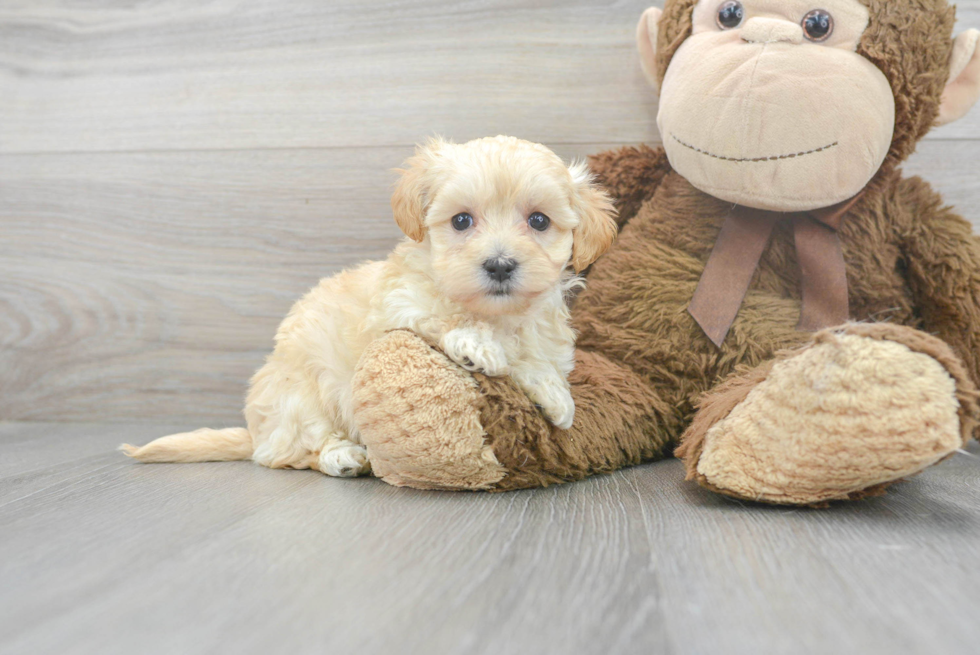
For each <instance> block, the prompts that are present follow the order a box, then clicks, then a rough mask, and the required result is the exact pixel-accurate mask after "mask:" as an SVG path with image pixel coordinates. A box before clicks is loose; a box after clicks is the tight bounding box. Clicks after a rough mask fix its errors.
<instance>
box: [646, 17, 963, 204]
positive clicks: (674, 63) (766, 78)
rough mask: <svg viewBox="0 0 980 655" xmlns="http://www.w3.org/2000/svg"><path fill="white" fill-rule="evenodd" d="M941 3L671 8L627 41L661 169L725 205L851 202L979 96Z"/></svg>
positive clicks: (651, 19)
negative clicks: (652, 89) (648, 91)
mask: <svg viewBox="0 0 980 655" xmlns="http://www.w3.org/2000/svg"><path fill="white" fill-rule="evenodd" d="M954 21H955V15H954V10H953V8H951V7H950V6H949V5H948V4H947V2H946V0H667V1H666V5H665V7H664V10H663V11H661V10H660V9H656V8H652V9H648V10H647V11H646V13H644V14H643V17H642V18H641V19H640V24H639V26H638V29H637V42H638V45H639V48H640V54H641V62H642V64H643V69H644V72H645V73H646V74H647V76H648V78H649V79H650V80H651V82H652V83H653V84H654V85H655V86H658V87H659V89H660V109H659V113H658V116H657V126H658V127H659V128H660V134H661V137H662V139H663V142H664V149H665V150H666V152H667V156H668V159H669V160H670V163H671V166H672V167H673V168H674V169H675V170H676V171H677V172H678V173H680V174H681V175H683V176H684V177H685V178H687V180H688V181H689V182H691V184H693V185H694V186H695V187H697V188H698V189H700V190H701V191H704V192H705V193H709V194H711V195H713V196H715V197H718V198H721V199H723V200H726V201H728V202H732V203H737V204H740V205H745V206H749V207H755V208H758V209H767V210H772V211H806V210H811V209H817V208H820V207H826V206H829V205H833V204H835V203H838V202H842V201H844V200H847V199H849V198H851V197H853V196H854V195H856V194H857V193H859V192H860V191H861V190H862V189H863V188H864V187H865V186H866V185H867V184H868V183H869V182H870V181H871V180H872V179H873V178H874V177H875V176H876V175H877V174H878V173H879V171H883V170H891V169H893V168H894V167H895V166H896V165H897V164H898V163H900V162H901V161H902V160H904V159H905V158H906V157H908V155H909V154H911V152H912V151H913V150H914V149H915V144H916V142H917V141H918V140H919V139H921V138H922V137H923V136H924V135H925V133H926V132H927V131H928V130H929V129H930V128H931V127H932V126H933V125H935V124H937V123H944V122H950V121H952V120H955V119H957V118H959V117H961V116H963V115H964V114H966V112H967V111H969V109H970V107H971V106H972V105H973V104H974V103H975V102H976V100H977V98H978V96H980V49H978V41H980V32H977V31H976V30H971V31H969V32H966V33H965V34H963V35H961V36H960V37H959V38H957V39H956V40H955V42H954V41H953V39H952V38H951V35H952V30H953V23H954Z"/></svg>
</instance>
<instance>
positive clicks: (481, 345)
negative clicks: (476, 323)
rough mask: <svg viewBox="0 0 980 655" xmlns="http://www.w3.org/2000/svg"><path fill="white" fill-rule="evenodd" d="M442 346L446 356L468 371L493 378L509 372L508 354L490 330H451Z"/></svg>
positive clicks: (443, 339)
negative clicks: (494, 338)
mask: <svg viewBox="0 0 980 655" xmlns="http://www.w3.org/2000/svg"><path fill="white" fill-rule="evenodd" d="M441 345H442V349H443V351H445V353H446V355H448V356H449V358H450V359H451V360H453V361H454V362H456V363H457V364H459V365H460V366H462V367H463V368H465V369H466V370H467V371H476V372H479V373H483V374H485V375H489V376H491V377H496V376H498V375H504V374H505V373H506V372H507V354H506V353H505V352H504V347H503V346H501V345H500V344H499V343H497V342H496V341H494V340H493V336H492V334H491V333H490V332H489V330H479V329H477V328H469V327H466V328H457V329H455V330H450V331H449V332H447V333H446V335H445V336H444V337H443V338H442V344H441Z"/></svg>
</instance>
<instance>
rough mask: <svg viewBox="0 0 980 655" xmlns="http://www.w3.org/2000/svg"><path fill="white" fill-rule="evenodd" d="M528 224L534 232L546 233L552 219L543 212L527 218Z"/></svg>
mask: <svg viewBox="0 0 980 655" xmlns="http://www.w3.org/2000/svg"><path fill="white" fill-rule="evenodd" d="M527 224H528V226H530V228H531V229H532V230H537V231H538V232H544V231H545V230H547V229H548V226H549V225H551V219H550V218H548V217H547V216H545V215H544V214H542V213H541V212H534V213H533V214H531V215H530V216H528V217H527Z"/></svg>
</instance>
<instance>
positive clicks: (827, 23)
mask: <svg viewBox="0 0 980 655" xmlns="http://www.w3.org/2000/svg"><path fill="white" fill-rule="evenodd" d="M803 32H804V34H806V38H808V39H810V40H811V41H815V42H817V43H819V42H820V41H826V40H827V39H829V38H830V35H831V34H833V33H834V17H833V16H831V15H830V14H829V13H827V12H826V11H824V10H823V9H814V10H813V11H811V12H810V13H809V14H807V15H806V16H804V17H803Z"/></svg>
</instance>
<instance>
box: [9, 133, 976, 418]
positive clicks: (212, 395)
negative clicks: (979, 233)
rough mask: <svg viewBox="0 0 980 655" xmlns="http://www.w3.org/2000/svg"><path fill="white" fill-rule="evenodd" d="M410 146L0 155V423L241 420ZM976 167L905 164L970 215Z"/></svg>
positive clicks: (355, 249) (381, 219)
mask: <svg viewBox="0 0 980 655" xmlns="http://www.w3.org/2000/svg"><path fill="white" fill-rule="evenodd" d="M607 145H609V144H605V145H603V144H595V145H582V146H574V147H572V146H562V147H558V150H559V152H560V153H561V154H562V155H563V156H565V157H571V156H576V155H584V154H585V153H588V152H595V151H599V150H601V149H603V148H604V147H606V146H607ZM409 152H410V150H409V149H407V148H390V149H386V148H372V149H350V150H290V151H263V152H203V153H198V152H184V153H181V152H176V153H136V154H75V155H17V156H13V155H11V156H5V157H3V158H0V186H2V187H3V188H4V189H5V193H4V194H3V195H2V196H0V225H2V226H3V232H4V239H3V240H0V344H2V345H3V346H4V347H3V348H0V370H3V371H4V375H2V376H0V417H2V418H6V419H31V420H89V421H92V420H105V419H107V418H116V419H127V418H130V419H145V420H153V419H159V420H174V421H188V422H195V421H197V422H199V423H201V424H202V425H203V424H206V423H207V424H239V423H240V422H241V413H240V412H241V403H242V397H243V394H244V391H245V388H246V384H247V380H248V378H249V377H250V376H251V374H252V373H253V372H254V370H255V369H256V368H257V367H258V366H259V365H260V364H261V362H262V360H263V358H264V357H265V354H266V353H267V352H268V350H269V349H270V348H271V346H272V335H273V334H274V332H275V329H276V326H277V325H278V324H279V322H280V321H281V320H282V317H283V316H284V315H285V313H286V312H287V311H288V309H289V307H290V305H291V304H292V303H293V302H294V301H295V300H296V299H297V298H298V297H299V296H300V295H301V294H302V293H303V292H305V291H306V290H307V289H308V288H309V287H310V286H312V285H313V284H314V283H315V282H316V280H317V279H318V278H319V277H321V276H324V275H329V274H332V273H333V272H335V271H337V270H339V269H340V268H342V267H343V266H347V265H350V264H353V263H355V262H357V261H360V260H363V259H366V258H378V257H383V256H384V255H385V254H386V253H387V252H388V251H389V250H390V248H391V247H393V245H394V244H395V242H396V241H397V240H398V238H399V232H398V230H397V228H396V227H395V226H394V224H393V222H392V221H391V218H390V210H389V208H388V193H389V185H390V183H391V181H392V180H393V175H392V174H391V173H390V172H389V169H390V168H391V167H393V166H395V165H397V164H398V163H399V162H401V161H402V160H403V159H404V157H405V156H406V155H407V154H408V153H409ZM975 162H976V155H975V148H974V144H972V143H969V142H962V143H956V142H952V143H946V142H928V143H924V144H922V145H921V147H920V151H919V153H918V154H917V155H916V156H915V157H914V158H913V159H912V161H911V162H909V164H908V165H907V166H906V171H907V172H909V173H910V174H913V173H921V174H923V175H924V176H925V177H926V178H927V179H929V180H931V181H933V182H934V183H935V185H936V186H937V187H938V188H939V189H940V190H941V191H942V192H943V193H944V194H946V199H947V200H948V201H950V202H951V203H954V204H956V205H957V206H958V207H959V208H960V210H961V211H962V212H963V213H964V215H965V216H966V217H967V218H969V219H970V220H972V221H973V222H974V224H975V225H978V226H980V214H978V213H977V212H976V209H975V208H976V207H978V206H980V184H978V180H977V176H976V175H975V170H976V165H975Z"/></svg>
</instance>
